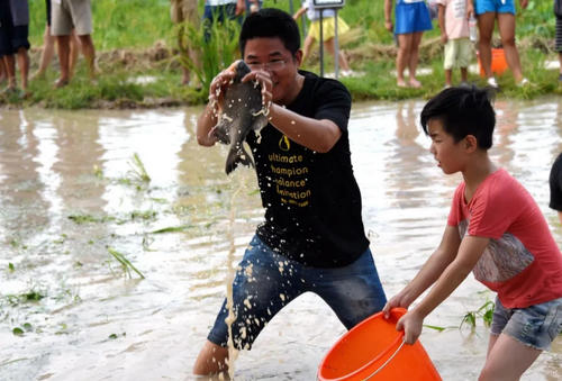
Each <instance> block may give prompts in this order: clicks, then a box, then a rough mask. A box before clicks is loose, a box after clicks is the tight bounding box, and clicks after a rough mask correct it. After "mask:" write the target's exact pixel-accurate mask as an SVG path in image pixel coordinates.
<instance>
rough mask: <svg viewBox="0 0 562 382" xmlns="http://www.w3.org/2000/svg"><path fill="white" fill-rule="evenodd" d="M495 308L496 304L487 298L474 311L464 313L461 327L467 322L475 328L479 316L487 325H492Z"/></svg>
mask: <svg viewBox="0 0 562 382" xmlns="http://www.w3.org/2000/svg"><path fill="white" fill-rule="evenodd" d="M495 308H496V304H495V303H494V302H493V301H490V300H486V302H485V303H484V304H482V306H481V307H480V308H478V309H477V310H474V311H469V312H467V313H466V314H465V315H464V317H463V319H462V322H461V325H460V328H462V327H463V325H465V324H467V325H469V326H470V327H471V328H475V327H476V324H477V320H478V318H481V319H482V321H483V322H484V325H485V326H487V327H490V325H492V319H493V317H494V309H495Z"/></svg>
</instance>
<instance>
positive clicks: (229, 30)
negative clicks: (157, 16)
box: [176, 20, 240, 92]
mask: <svg viewBox="0 0 562 382" xmlns="http://www.w3.org/2000/svg"><path fill="white" fill-rule="evenodd" d="M176 28H177V29H176V33H177V42H178V47H179V49H180V59H179V60H180V63H181V64H182V65H183V66H185V67H187V68H188V69H189V70H190V71H191V72H192V73H194V74H195V75H196V76H197V78H198V79H199V81H200V82H201V85H202V89H203V91H204V92H206V91H208V89H209V85H210V84H211V81H212V80H213V78H214V77H215V76H216V75H217V74H218V73H219V72H220V71H222V70H224V69H225V68H226V67H228V65H230V64H231V63H232V62H234V61H235V60H236V59H237V58H239V57H240V53H239V50H238V36H239V34H240V25H239V24H238V22H236V21H230V20H227V21H225V22H223V23H205V24H204V25H203V26H202V27H201V28H195V27H194V26H193V25H191V24H189V23H187V22H186V23H183V24H180V25H178V26H177V27H176ZM189 51H194V52H195V55H196V56H197V57H198V61H199V63H197V62H196V61H197V60H193V58H192V57H190V55H189V54H188V52H189Z"/></svg>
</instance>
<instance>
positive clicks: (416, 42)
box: [408, 32, 423, 88]
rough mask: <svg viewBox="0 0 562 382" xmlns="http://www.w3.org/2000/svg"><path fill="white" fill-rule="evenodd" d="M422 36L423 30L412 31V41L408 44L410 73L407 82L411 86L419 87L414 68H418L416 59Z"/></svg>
mask: <svg viewBox="0 0 562 382" xmlns="http://www.w3.org/2000/svg"><path fill="white" fill-rule="evenodd" d="M422 36H423V32H415V33H413V34H412V43H411V45H410V59H409V61H408V71H409V73H410V81H409V84H410V86H411V87H413V88H419V87H421V83H420V82H419V81H418V79H417V78H416V70H417V69H418V61H419V55H420V52H419V47H420V43H421V39H422Z"/></svg>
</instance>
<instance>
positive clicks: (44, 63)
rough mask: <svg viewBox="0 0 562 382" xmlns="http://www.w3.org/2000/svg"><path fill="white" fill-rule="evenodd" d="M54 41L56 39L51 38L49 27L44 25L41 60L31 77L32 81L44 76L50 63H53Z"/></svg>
mask: <svg viewBox="0 0 562 382" xmlns="http://www.w3.org/2000/svg"><path fill="white" fill-rule="evenodd" d="M55 40H56V38H55V37H54V36H51V27H50V26H49V25H46V26H45V33H44V34H43V49H42V50H41V58H40V59H39V68H38V69H37V72H35V74H34V75H33V79H35V78H42V77H44V76H45V73H46V72H47V69H48V68H49V65H50V64H51V61H53V55H54V54H55Z"/></svg>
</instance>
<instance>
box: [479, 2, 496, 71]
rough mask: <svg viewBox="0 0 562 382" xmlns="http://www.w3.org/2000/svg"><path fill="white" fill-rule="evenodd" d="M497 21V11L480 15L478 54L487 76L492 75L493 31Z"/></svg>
mask: <svg viewBox="0 0 562 382" xmlns="http://www.w3.org/2000/svg"><path fill="white" fill-rule="evenodd" d="M495 21H496V13H495V12H486V13H482V14H481V15H478V32H479V40H478V54H479V56H480V64H481V65H482V69H483V70H484V75H485V76H486V78H490V77H492V33H493V31H494V23H495Z"/></svg>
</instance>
